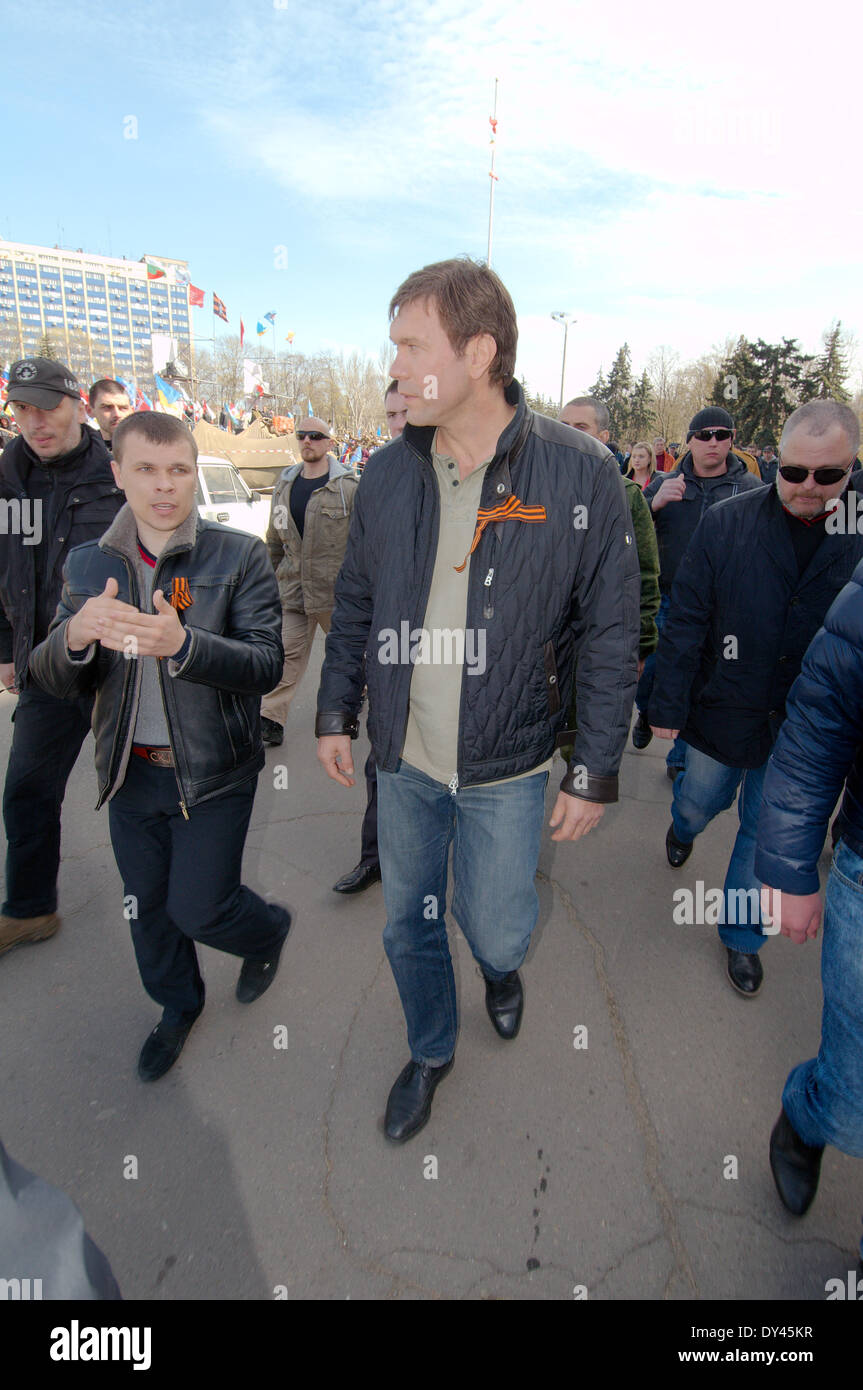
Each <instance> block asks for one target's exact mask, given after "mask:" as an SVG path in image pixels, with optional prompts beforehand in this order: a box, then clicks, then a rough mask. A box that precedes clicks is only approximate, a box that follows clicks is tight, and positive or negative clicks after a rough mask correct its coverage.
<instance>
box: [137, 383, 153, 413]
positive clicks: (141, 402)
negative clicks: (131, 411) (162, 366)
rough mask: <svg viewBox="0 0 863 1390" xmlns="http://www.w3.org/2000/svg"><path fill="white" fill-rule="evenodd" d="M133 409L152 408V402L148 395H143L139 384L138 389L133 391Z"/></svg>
mask: <svg viewBox="0 0 863 1390" xmlns="http://www.w3.org/2000/svg"><path fill="white" fill-rule="evenodd" d="M135 409H136V410H152V409H153V402H152V401H151V400H150V397H149V396H145V395H144V392H143V391H142V390H141V388H140V386H139V387H138V390H137V391H136V392H135Z"/></svg>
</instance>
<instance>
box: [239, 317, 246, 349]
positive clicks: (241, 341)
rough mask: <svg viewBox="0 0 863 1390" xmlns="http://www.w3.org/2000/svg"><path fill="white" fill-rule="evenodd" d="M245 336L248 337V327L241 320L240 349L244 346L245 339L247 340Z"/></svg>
mask: <svg viewBox="0 0 863 1390" xmlns="http://www.w3.org/2000/svg"><path fill="white" fill-rule="evenodd" d="M245 336H246V325H245V324H244V323H243V320H242V319H240V347H242V346H243V339H244V338H245Z"/></svg>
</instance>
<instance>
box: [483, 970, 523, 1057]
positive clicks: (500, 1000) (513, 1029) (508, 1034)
mask: <svg viewBox="0 0 863 1390" xmlns="http://www.w3.org/2000/svg"><path fill="white" fill-rule="evenodd" d="M483 978H485V977H483ZM485 1007H486V1010H487V1011H488V1016H489V1018H490V1019H491V1021H492V1023H493V1024H494V1027H495V1031H496V1032H497V1033H498V1034H499V1035H500V1037H502V1038H506V1039H507V1040H509V1039H510V1038H514V1037H515V1036H516V1034H517V1033H518V1030H519V1028H520V1027H521V1016H522V1014H523V1013H524V990H523V989H522V986H521V980H520V979H519V974H518V971H517V970H511V971H510V972H509V974H508V975H507V976H506V979H504V980H489V979H486V981H485Z"/></svg>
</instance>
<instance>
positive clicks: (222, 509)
mask: <svg viewBox="0 0 863 1390" xmlns="http://www.w3.org/2000/svg"><path fill="white" fill-rule="evenodd" d="M198 512H199V514H200V515H201V516H202V517H204V519H205V520H206V521H221V522H222V523H223V524H224V525H225V526H234V527H236V529H237V530H238V531H248V532H249V533H250V535H253V536H260V538H261V540H262V541H265V540H266V539H267V526H268V524H269V520H270V499H269V498H268V497H262V496H261V494H260V493H259V492H253V491H252V490H251V488H249V487H247V486H246V484H245V483H244V482H243V479H242V478H241V477H240V475H239V473H238V472H237V470H236V468H235V467H234V465H233V464H232V463H230V462H229V461H228V459H220V458H216V457H214V456H213V455H212V454H199V455H198Z"/></svg>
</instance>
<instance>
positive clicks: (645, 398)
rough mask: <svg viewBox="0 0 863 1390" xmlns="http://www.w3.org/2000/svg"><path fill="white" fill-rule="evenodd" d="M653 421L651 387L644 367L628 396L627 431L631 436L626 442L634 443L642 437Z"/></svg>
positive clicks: (651, 426)
mask: <svg viewBox="0 0 863 1390" xmlns="http://www.w3.org/2000/svg"><path fill="white" fill-rule="evenodd" d="M653 421H654V409H653V387H652V386H651V384H650V378H649V377H648V375H647V371H646V369H645V371H643V372H642V373H641V379H640V381H639V382H638V383H637V384H636V386H635V387H634V388H633V392H632V396H631V398H630V411H629V433H630V434H631V436H632V438H631V439H630V440H629V441H628V442H629V443H631V444H634V443H635V441H636V440H637V439H644V438H645V436H646V435H648V434H649V433H650V431H651V429H652V428H653Z"/></svg>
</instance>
